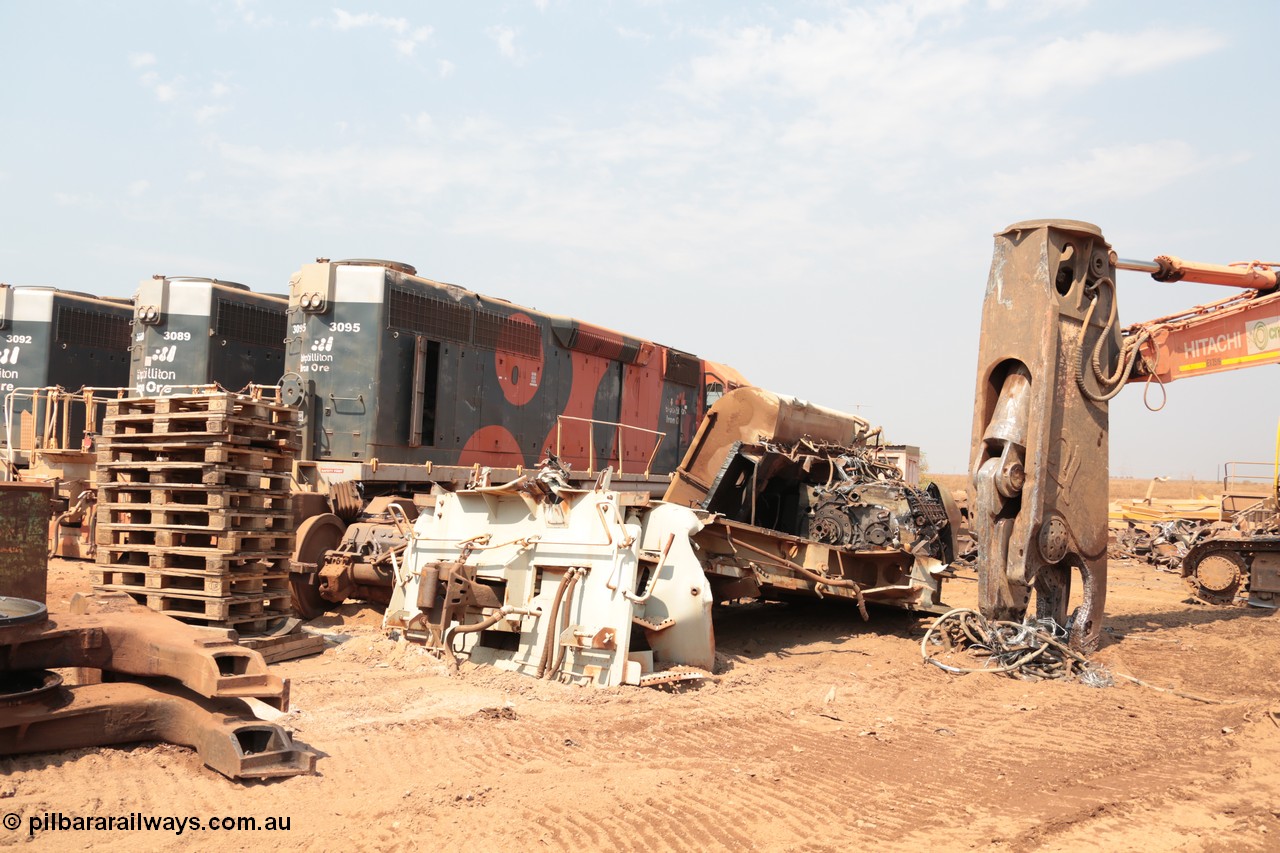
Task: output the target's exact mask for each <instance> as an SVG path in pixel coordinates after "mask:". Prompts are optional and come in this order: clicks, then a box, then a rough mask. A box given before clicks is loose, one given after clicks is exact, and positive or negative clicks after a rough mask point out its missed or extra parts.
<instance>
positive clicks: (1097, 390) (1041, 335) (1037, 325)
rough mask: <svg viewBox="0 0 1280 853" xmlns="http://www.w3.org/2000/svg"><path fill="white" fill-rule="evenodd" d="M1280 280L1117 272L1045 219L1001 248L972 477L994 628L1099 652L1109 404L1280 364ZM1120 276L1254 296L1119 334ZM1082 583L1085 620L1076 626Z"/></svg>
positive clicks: (994, 267) (1095, 238) (983, 358)
mask: <svg viewBox="0 0 1280 853" xmlns="http://www.w3.org/2000/svg"><path fill="white" fill-rule="evenodd" d="M1272 266H1273V265H1270V264H1262V263H1259V262H1253V263H1250V264H1245V265H1233V266H1219V265H1211V264H1194V263H1189V262H1186V261H1182V260H1180V259H1178V258H1174V257H1168V256H1165V257H1161V258H1157V259H1156V260H1155V261H1152V262H1139V261H1125V260H1120V259H1119V258H1117V257H1116V255H1115V253H1114V252H1113V251H1112V250H1111V247H1110V245H1109V244H1108V243H1107V242H1106V240H1105V239H1104V237H1103V235H1102V232H1101V231H1100V230H1099V229H1098V228H1097V226H1094V225H1091V224H1089V223H1085V222H1076V221H1072V220H1036V221H1030V222H1020V223H1017V224H1015V225H1011V226H1010V227H1009V228H1007V229H1005V230H1004V231H1003V232H1001V233H999V234H997V235H996V244H995V252H994V255H993V259H992V264H991V274H990V277H989V279H988V283H987V292H986V299H985V302H984V305H983V313H982V337H981V341H980V344H979V355H978V382H977V389H976V393H975V396H974V426H973V442H972V456H971V466H970V475H971V477H972V482H973V486H974V491H975V502H974V514H973V521H972V524H973V527H974V533H975V535H976V537H977V540H978V581H979V603H980V608H981V610H982V612H983V613H984V614H985V615H987V616H988V617H990V618H997V619H1013V620H1022V619H1023V618H1025V616H1026V613H1027V609H1028V607H1029V604H1030V600H1031V593H1032V592H1033V591H1034V592H1035V600H1036V610H1037V617H1038V618H1050V619H1053V620H1054V621H1055V622H1057V623H1058V624H1059V625H1063V626H1066V627H1067V628H1068V631H1069V634H1070V642H1071V645H1072V646H1073V647H1075V648H1077V649H1079V650H1081V651H1092V650H1093V649H1095V648H1096V647H1097V645H1098V641H1099V638H1100V636H1101V630H1102V615H1103V610H1104V606H1105V602H1106V578H1107V500H1108V494H1107V489H1108V483H1109V470H1108V458H1107V441H1108V433H1109V413H1108V401H1109V400H1111V399H1112V398H1113V397H1114V396H1115V395H1116V394H1117V393H1119V392H1120V390H1121V389H1122V388H1123V387H1124V386H1125V385H1126V384H1128V383H1131V382H1139V381H1142V382H1161V383H1164V382H1170V381H1173V380H1175V379H1181V378H1184V377H1187V376H1198V375H1201V374H1205V373H1217V372H1221V371H1226V370H1233V369H1237V368H1241V367H1251V366H1254V365H1258V364H1270V363H1276V362H1280V291H1277V289H1276V287H1277V277H1276V272H1275V270H1274V269H1272ZM1117 269H1129V270H1139V271H1143V272H1148V273H1150V274H1151V275H1152V277H1153V278H1155V279H1156V280H1158V281H1197V282H1205V283H1210V284H1221V285H1225V286H1232V287H1239V288H1244V291H1243V292H1242V293H1239V294H1235V295H1233V296H1231V297H1229V298H1227V299H1224V300H1222V301H1220V302H1215V303H1211V304H1209V305H1203V306H1199V307H1197V308H1193V309H1191V310H1190V311H1186V312H1183V313H1181V314H1177V315H1171V316H1169V317H1162V318H1159V319H1157V320H1154V321H1151V322H1148V323H1141V324H1137V325H1134V326H1130V327H1128V328H1126V329H1123V330H1121V329H1120V327H1119V323H1118V308H1117V302H1116V287H1115V275H1116V270H1117ZM1073 573H1078V574H1079V575H1080V578H1081V584H1082V596H1081V603H1080V606H1079V607H1078V608H1077V609H1076V610H1075V612H1074V613H1071V614H1070V615H1068V601H1069V599H1070V594H1071V584H1072V578H1073Z"/></svg>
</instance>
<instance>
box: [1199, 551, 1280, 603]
mask: <svg viewBox="0 0 1280 853" xmlns="http://www.w3.org/2000/svg"><path fill="white" fill-rule="evenodd" d="M1182 578H1183V580H1184V581H1185V582H1186V584H1187V587H1188V589H1190V591H1191V594H1192V595H1193V596H1195V597H1196V598H1198V599H1200V600H1201V601H1204V602H1206V603H1208V604H1218V605H1226V604H1231V603H1233V602H1234V601H1235V599H1236V596H1237V595H1238V594H1240V593H1241V592H1245V593H1247V594H1248V595H1249V598H1250V601H1251V603H1256V604H1260V605H1262V606H1268V607H1274V606H1275V604H1274V603H1273V601H1274V599H1275V596H1276V594H1277V593H1280V536H1275V535H1267V536H1248V537H1243V538H1240V539H1227V538H1222V537H1213V538H1209V539H1205V540H1202V541H1200V542H1197V543H1196V544H1195V545H1193V546H1191V548H1190V549H1189V550H1188V551H1187V554H1186V556H1185V557H1184V558H1183V560H1182Z"/></svg>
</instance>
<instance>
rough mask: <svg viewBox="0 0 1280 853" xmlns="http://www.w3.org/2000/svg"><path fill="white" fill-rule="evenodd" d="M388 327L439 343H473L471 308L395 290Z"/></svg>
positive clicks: (390, 306) (393, 289) (403, 289)
mask: <svg viewBox="0 0 1280 853" xmlns="http://www.w3.org/2000/svg"><path fill="white" fill-rule="evenodd" d="M390 290H391V292H390V294H389V296H390V299H389V300H388V301H389V303H390V304H389V305H388V307H387V326H388V327H389V328H392V329H407V330H408V331H410V332H418V333H419V334H423V335H426V336H427V337H429V338H434V339H436V340H440V341H458V342H460V343H470V342H471V309H470V308H467V307H466V306H465V305H459V304H457V303H456V302H447V301H445V300H443V299H436V298H435V297H432V296H423V295H422V294H421V293H414V292H413V291H412V290H409V289H408V288H404V287H392V288H391V289H390Z"/></svg>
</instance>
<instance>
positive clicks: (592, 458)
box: [556, 415, 667, 477]
mask: <svg viewBox="0 0 1280 853" xmlns="http://www.w3.org/2000/svg"><path fill="white" fill-rule="evenodd" d="M564 421H577V422H578V423H585V424H592V425H600V426H611V427H614V437H615V439H616V444H617V446H618V473H619V474H625V473H626V471H624V470H623V462H624V460H623V452H622V431H623V430H624V429H633V430H636V431H638V432H647V433H649V434H650V435H656V436H657V437H658V440H657V441H656V442H654V445H653V452H652V453H650V454H649V461H648V462H646V463H645V466H644V475H645V476H646V477H648V476H649V474H650V472H651V471H652V469H653V460H654V459H655V458H657V456H658V449H659V448H660V447H662V440H663V439H664V438H666V437H667V434H666V433H665V432H661V431H659V430H656V429H648V428H647V427H641V426H634V425H632V424H624V423H620V422H619V421H600V420H596V419H594V418H578V417H574V416H573V415H556V456H557V457H558V458H563V454H562V453H561V452H560V450H561V436H562V432H561V424H562V423H563V422H564ZM595 472H596V437H595V433H594V432H593V431H592V430H587V473H588V474H594V473H595Z"/></svg>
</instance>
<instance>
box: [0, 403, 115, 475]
mask: <svg viewBox="0 0 1280 853" xmlns="http://www.w3.org/2000/svg"><path fill="white" fill-rule="evenodd" d="M129 391H130V389H128V388H123V387H117V386H93V385H90V386H86V387H83V388H80V389H79V390H77V391H68V390H67V389H66V388H63V387H62V386H61V385H45V386H39V387H36V386H30V387H25V386H24V387H19V388H14V389H12V390H10V391H8V392H7V393H6V394H5V397H4V440H5V447H4V462H5V465H4V472H3V479H6V480H12V479H14V476H15V475H14V471H15V469H16V466H17V463H18V459H17V454H18V453H19V452H28V451H30V452H34V451H36V450H69V449H71V447H70V444H71V415H72V412H73V411H75V409H74V406H75V404H76V403H80V404H83V406H84V410H85V414H84V417H85V422H84V431H85V433H94V432H97V429H98V408H99V407H100V406H104V405H106V403H107V401H108V400H109V399H111V398H112V397H115V398H116V399H121V398H123V397H125V396H126V395H128V393H129ZM21 400H30V401H31V417H32V418H33V420H34V419H36V418H39V419H40V421H41V422H40V423H38V424H35V423H33V427H34V428H35V429H34V430H33V432H34V431H35V430H38V433H39V436H38V440H35V439H36V437H35V436H33V437H32V438H33V441H32V443H31V446H30V447H26V446H23V447H17V446H15V445H14V440H13V426H14V420H15V417H14V415H15V411H14V410H15V403H16V402H18V401H21ZM19 443H21V436H19Z"/></svg>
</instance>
